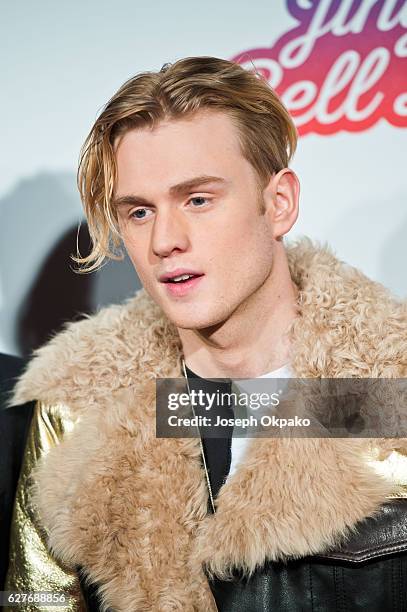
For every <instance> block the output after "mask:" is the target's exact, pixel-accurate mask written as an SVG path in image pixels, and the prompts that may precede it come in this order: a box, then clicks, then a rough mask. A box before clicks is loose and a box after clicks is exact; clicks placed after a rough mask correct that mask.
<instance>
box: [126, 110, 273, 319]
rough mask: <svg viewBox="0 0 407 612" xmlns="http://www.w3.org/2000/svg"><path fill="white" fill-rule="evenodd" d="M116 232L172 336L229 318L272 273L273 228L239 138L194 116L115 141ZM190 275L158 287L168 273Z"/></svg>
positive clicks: (228, 126)
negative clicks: (176, 330) (174, 328)
mask: <svg viewBox="0 0 407 612" xmlns="http://www.w3.org/2000/svg"><path fill="white" fill-rule="evenodd" d="M116 155H117V167H118V177H117V185H116V190H115V201H116V202H117V207H118V208H117V210H118V219H119V228H120V232H121V235H122V238H123V241H124V244H125V246H126V249H127V252H128V254H129V257H130V259H131V261H132V262H133V265H134V267H135V269H136V271H137V274H138V276H139V278H140V280H141V282H142V284H143V286H144V287H145V289H146V291H147V292H148V293H149V294H150V296H151V297H152V299H153V300H154V301H155V302H156V303H157V304H158V305H159V306H160V307H161V308H162V309H163V311H164V313H165V314H166V315H167V317H168V318H169V319H170V320H171V321H172V322H173V323H174V324H175V325H176V326H177V327H179V328H183V329H203V328H208V327H210V326H213V325H218V324H221V323H223V322H225V321H226V320H228V319H229V318H230V317H231V316H232V314H233V313H234V312H235V311H239V309H242V308H245V305H247V304H248V303H249V302H250V300H253V299H254V296H255V295H256V292H257V290H258V289H259V288H260V287H261V286H262V285H263V283H264V282H265V281H266V280H267V278H268V277H269V275H270V273H271V268H272V244H273V236H272V227H271V222H270V220H269V217H268V215H267V214H262V213H261V208H260V201H259V198H260V196H259V187H258V178H257V175H256V174H255V171H254V169H253V167H252V166H251V164H250V163H249V162H248V161H247V160H246V159H245V158H244V157H243V155H242V153H241V150H240V146H239V142H238V131H237V128H236V127H235V125H234V124H233V122H232V120H231V119H230V117H229V116H228V115H227V114H225V113H221V112H213V111H200V112H198V113H196V114H195V115H194V116H193V117H191V118H189V119H180V120H169V121H163V122H161V123H160V124H158V126H157V127H155V128H154V129H151V128H142V129H135V130H132V131H129V132H127V133H126V134H125V135H124V136H123V137H122V138H121V139H120V140H119V141H118V143H116ZM184 272H185V274H188V273H190V274H192V275H193V277H192V279H190V280H185V281H182V280H181V282H178V283H177V282H176V281H172V282H165V281H166V279H165V278H163V276H165V275H170V276H174V274H178V275H180V274H181V275H182V274H183V273H184Z"/></svg>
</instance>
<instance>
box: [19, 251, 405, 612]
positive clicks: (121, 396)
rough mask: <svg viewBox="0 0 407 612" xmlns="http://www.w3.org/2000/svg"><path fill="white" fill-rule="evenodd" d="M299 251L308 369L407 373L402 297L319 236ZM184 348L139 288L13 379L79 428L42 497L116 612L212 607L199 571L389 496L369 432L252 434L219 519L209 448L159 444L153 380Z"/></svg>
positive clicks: (58, 543)
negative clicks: (212, 498)
mask: <svg viewBox="0 0 407 612" xmlns="http://www.w3.org/2000/svg"><path fill="white" fill-rule="evenodd" d="M288 256H289V264H290V270H291V275H292V278H293V280H294V282H295V283H296V284H297V286H298V287H299V289H300V294H299V308H300V315H299V317H298V318H297V319H296V321H295V323H294V325H293V327H292V330H291V333H292V339H293V356H292V362H291V363H292V368H293V370H294V372H295V373H296V375H297V376H301V377H304V376H305V377H318V376H320V377H344V376H349V377H365V376H371V377H376V376H388V377H405V376H407V340H406V335H405V330H406V321H407V307H406V304H402V303H400V302H397V301H395V300H394V299H392V298H391V296H389V294H388V293H387V291H386V290H385V289H384V288H383V287H382V286H381V285H379V284H377V283H374V282H372V281H370V280H368V279H367V278H366V277H365V276H364V275H363V274H361V273H360V272H358V271H357V270H355V269H354V268H351V267H348V266H345V265H344V264H342V263H341V262H340V261H338V260H337V259H336V258H335V257H334V256H333V255H332V253H331V252H330V251H329V250H328V249H327V248H326V247H323V248H319V247H315V246H314V245H313V244H312V243H311V242H310V241H309V240H307V239H305V240H302V241H300V242H299V243H297V244H295V245H293V246H291V247H289V248H288ZM180 355H181V346H180V342H179V338H178V335H177V332H176V329H175V328H174V327H173V325H172V324H171V323H170V322H169V321H168V320H167V319H166V318H165V317H164V315H163V313H162V312H161V311H160V309H159V308H158V307H157V306H156V305H155V304H154V303H153V302H152V301H151V299H150V298H149V297H148V296H147V295H146V293H145V292H144V291H140V292H139V293H138V294H137V296H136V297H135V298H134V299H132V300H130V301H129V302H128V303H126V304H125V305H122V306H112V307H109V308H107V309H104V310H103V311H101V312H100V313H99V314H98V315H96V316H93V317H90V318H88V319H86V320H83V321H80V322H77V323H74V324H71V325H69V326H68V328H67V329H66V331H64V332H63V333H61V334H59V335H58V336H56V337H55V338H54V339H53V340H52V341H51V342H50V343H49V344H48V345H46V346H45V347H43V348H41V349H40V350H39V351H38V352H37V355H36V357H35V358H34V360H33V361H32V362H31V364H30V365H29V368H28V370H27V372H26V373H25V374H24V375H23V377H22V378H21V379H20V381H19V383H18V385H17V388H16V394H15V397H14V403H21V402H23V401H27V400H29V399H39V400H42V401H44V402H46V403H48V404H54V405H56V404H58V405H61V404H62V405H65V408H64V409H63V410H64V411H65V414H67V415H68V416H69V417H70V418H73V419H74V420H76V421H77V425H76V426H75V427H74V430H73V433H72V435H67V436H66V439H64V441H63V442H62V443H61V444H59V445H58V447H56V448H55V449H53V450H52V451H51V452H50V453H49V455H48V456H47V457H46V458H45V461H43V463H42V464H41V465H40V466H39V468H38V469H37V473H36V479H35V480H36V481H37V483H38V486H37V489H36V493H35V502H36V504H37V505H38V507H39V510H40V515H41V518H42V521H43V524H44V525H45V527H46V529H47V531H48V533H49V543H50V546H51V548H52V550H53V551H54V553H55V554H56V556H57V557H58V558H59V559H61V561H63V562H64V563H66V564H67V565H68V566H72V567H74V566H75V565H78V564H80V565H84V566H85V567H86V568H87V569H88V571H89V576H90V579H91V580H92V581H95V582H97V583H99V584H100V585H101V593H102V595H103V598H104V604H105V605H106V606H109V605H110V606H112V607H113V608H114V609H116V610H118V611H121V610H123V611H124V610H126V611H127V610H135V609H137V610H160V611H161V610H163V611H170V610H180V609H182V610H186V611H191V612H192V610H208V609H209V610H210V609H212V606H213V603H212V597H211V595H210V592H209V589H208V585H207V581H206V578H205V576H204V574H203V572H202V569H201V568H202V564H205V566H206V568H207V571H208V572H209V573H212V574H214V575H217V576H220V577H227V575H228V572H229V571H230V569H231V568H232V567H234V566H235V567H240V568H242V569H243V570H244V571H245V572H246V573H248V574H250V573H251V572H253V571H255V569H256V567H257V566H259V565H261V564H263V563H264V561H265V560H266V559H271V560H281V559H287V558H295V557H300V556H303V555H307V554H313V553H317V552H321V551H323V550H325V549H326V548H327V547H329V546H331V545H333V544H335V543H338V542H339V541H340V539H341V538H342V537H343V536H344V535H346V534H347V533H349V531H350V530H351V529H353V528H354V526H355V524H356V523H357V522H358V521H359V520H361V519H363V518H364V517H366V516H368V515H372V514H374V513H375V512H376V511H377V510H378V508H379V507H380V505H381V503H383V501H384V500H385V499H386V497H387V496H388V495H389V493H390V492H391V491H392V489H393V485H392V484H391V483H390V482H388V481H386V480H385V479H384V478H383V477H381V476H379V475H377V474H376V473H375V472H374V471H373V470H372V468H371V466H370V465H369V463H368V461H367V458H368V447H367V443H366V441H363V440H338V439H336V440H333V439H306V440H304V439H303V440H294V439H291V440H287V439H278V440H277V439H276V440H256V443H255V444H250V446H249V448H248V452H247V458H246V461H245V463H244V465H242V466H241V467H240V468H239V469H238V470H237V471H236V473H235V474H234V475H233V476H232V477H231V478H230V479H229V480H228V482H227V484H226V485H225V486H224V487H223V488H222V490H221V492H220V495H219V498H218V507H217V513H216V514H215V515H214V516H207V514H206V506H207V491H206V486H205V479H204V475H203V472H202V468H201V465H200V450H199V444H198V441H197V440H195V439H189V440H187V439H182V440H181V439H178V440H163V439H159V440H157V439H156V438H155V419H154V379H155V377H157V376H174V377H175V376H181V369H180ZM68 406H69V408H67V407H68ZM55 409H57V408H55ZM386 444H387V446H389V441H387V442H386Z"/></svg>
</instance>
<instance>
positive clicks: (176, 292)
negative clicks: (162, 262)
mask: <svg viewBox="0 0 407 612" xmlns="http://www.w3.org/2000/svg"><path fill="white" fill-rule="evenodd" d="M203 276H205V275H204V274H203V273H202V272H195V270H186V269H185V268H184V269H182V268H181V269H180V268H178V269H177V270H173V272H167V273H166V274H163V275H162V276H160V279H159V280H160V282H161V283H163V284H165V285H166V287H167V291H168V293H169V295H171V296H172V297H178V298H179V297H183V296H186V295H188V294H189V292H190V291H192V290H193V289H194V288H195V287H196V286H197V285H198V284H200V282H201V279H202V277H203Z"/></svg>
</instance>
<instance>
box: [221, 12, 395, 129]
mask: <svg viewBox="0 0 407 612" xmlns="http://www.w3.org/2000/svg"><path fill="white" fill-rule="evenodd" d="M287 8H288V11H289V12H290V14H291V15H292V17H294V18H295V19H296V21H297V24H298V25H296V26H295V27H294V28H293V29H291V30H289V31H288V32H286V33H285V34H284V35H283V36H281V37H280V38H279V39H278V40H277V41H276V42H275V44H274V45H273V46H272V47H263V48H256V49H248V50H246V51H244V52H242V53H239V54H238V55H236V56H235V57H233V58H232V59H233V60H234V61H236V62H238V63H240V64H241V65H243V66H244V67H245V68H247V69H253V64H254V66H255V68H256V71H257V73H259V74H260V75H261V76H263V77H264V78H266V79H267V80H268V81H269V83H270V85H271V86H272V87H273V88H274V89H276V91H277V92H278V93H279V95H280V96H281V97H282V100H283V102H284V104H285V105H286V106H287V108H288V110H289V111H290V113H291V115H292V116H293V118H294V121H295V123H296V125H297V128H298V131H299V133H300V134H302V135H304V134H307V133H310V132H314V133H318V134H332V133H334V132H338V131H340V130H346V131H350V132H356V131H361V130H366V129H367V128H369V127H371V126H372V125H374V124H375V123H376V122H377V121H378V120H379V119H381V118H385V119H386V120H387V121H388V122H389V123H391V124H392V125H395V126H398V127H406V126H407V70H406V55H407V0H287Z"/></svg>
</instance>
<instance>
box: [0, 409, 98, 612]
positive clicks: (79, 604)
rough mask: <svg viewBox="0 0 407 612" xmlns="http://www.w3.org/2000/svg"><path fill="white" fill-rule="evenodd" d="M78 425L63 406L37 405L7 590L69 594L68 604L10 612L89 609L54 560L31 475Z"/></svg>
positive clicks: (21, 485) (16, 508)
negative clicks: (31, 490)
mask: <svg viewBox="0 0 407 612" xmlns="http://www.w3.org/2000/svg"><path fill="white" fill-rule="evenodd" d="M73 425H74V423H73V422H72V420H70V419H68V418H67V417H66V410H64V409H63V407H62V406H49V405H47V404H44V403H42V402H37V404H36V406H35V409H34V414H33V419H32V422H31V426H30V430H29V433H28V439H27V444H26V449H25V454H24V460H23V464H22V469H21V474H20V478H19V482H18V486H17V493H16V498H15V503H14V510H13V519H12V525H11V539H10V560H9V568H8V574H7V579H6V586H5V589H6V590H7V591H14V592H20V593H27V592H36V593H38V592H42V591H47V592H50V591H53V592H58V593H61V592H63V593H65V595H66V599H67V600H68V603H67V604H66V605H65V604H64V605H63V606H61V607H60V606H58V607H57V608H50V607H46V606H44V605H41V603H27V602H25V603H24V604H22V605H21V606H20V607H15V606H14V607H5V608H4V609H5V610H9V611H10V612H12V611H15V610H18V609H20V610H24V612H25V611H27V612H49V611H50V610H52V609H54V610H58V611H61V612H62V611H63V612H79V611H80V612H83V611H86V605H85V603H84V600H83V598H82V595H81V590H80V585H79V579H78V576H77V574H76V573H75V572H72V570H69V569H67V568H64V567H63V566H62V565H61V564H60V563H59V562H58V561H57V560H56V559H55V558H54V557H52V556H51V554H50V552H49V550H48V547H47V542H46V534H45V532H44V530H43V528H42V527H41V525H40V524H39V521H38V517H37V516H36V513H35V511H34V509H33V508H32V506H31V504H30V498H29V495H28V493H29V487H30V485H31V481H30V474H31V471H32V469H33V467H34V466H35V465H36V463H37V461H38V460H39V459H40V458H41V457H42V456H44V455H45V454H46V453H47V452H48V451H49V450H50V449H51V448H52V447H54V446H55V445H57V444H58V443H59V442H60V441H61V439H62V437H63V436H64V434H65V433H66V432H67V431H70V430H71V429H72V428H73Z"/></svg>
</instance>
